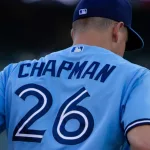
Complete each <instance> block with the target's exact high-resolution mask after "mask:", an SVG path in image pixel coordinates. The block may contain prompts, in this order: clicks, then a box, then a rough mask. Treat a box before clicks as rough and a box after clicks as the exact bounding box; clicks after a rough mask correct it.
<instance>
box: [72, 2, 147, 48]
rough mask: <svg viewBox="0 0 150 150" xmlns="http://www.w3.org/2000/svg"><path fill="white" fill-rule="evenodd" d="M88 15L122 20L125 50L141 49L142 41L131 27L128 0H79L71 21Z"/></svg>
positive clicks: (130, 11)
mask: <svg viewBox="0 0 150 150" xmlns="http://www.w3.org/2000/svg"><path fill="white" fill-rule="evenodd" d="M88 17H102V18H108V19H111V20H114V21H117V22H123V23H124V25H125V27H127V29H128V42H127V45H126V51H132V50H137V49H142V48H143V47H144V41H143V39H142V38H141V36H140V35H139V34H138V33H137V32H136V31H134V30H133V29H132V27H131V24H132V6H131V3H130V2H129V0H80V1H79V3H78V5H77V7H76V9H75V11H74V16H73V22H74V21H76V20H79V19H84V18H88Z"/></svg>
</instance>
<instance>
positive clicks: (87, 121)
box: [13, 84, 94, 145]
mask: <svg viewBox="0 0 150 150" xmlns="http://www.w3.org/2000/svg"><path fill="white" fill-rule="evenodd" d="M16 94H17V95H18V96H19V97H20V98H21V99H22V100H24V101H25V100H26V98H27V97H28V96H35V97H36V98H37V99H38V103H37V104H36V105H35V106H34V107H33V108H32V109H30V111H28V112H27V114H26V115H25V116H24V117H23V118H22V119H21V120H20V122H19V123H18V124H17V125H16V127H15V129H14V132H13V141H24V142H41V140H42V139H43V136H44V133H45V131H46V130H33V129H32V130H31V129H29V127H30V126H31V125H32V124H33V123H34V122H36V121H37V120H38V119H40V118H41V117H42V116H44V115H45V114H46V113H47V112H48V111H49V109H50V108H51V106H52V101H53V99H52V95H51V93H50V92H49V91H48V90H47V89H46V88H44V87H43V86H40V85H37V84H27V85H24V86H22V87H20V88H19V89H18V90H17V91H16ZM89 96H90V95H89V93H88V91H87V90H86V89H85V88H84V87H83V88H81V89H80V90H79V91H77V92H76V93H75V94H74V95H72V96H71V97H70V98H68V99H67V100H66V101H65V102H64V103H63V104H62V106H61V107H60V109H59V112H58V114H57V117H56V119H55V122H54V125H53V129H52V130H53V136H54V138H55V140H56V141H57V142H59V143H61V144H66V145H75V144H79V143H81V142H83V141H85V140H86V139H87V138H88V137H89V136H90V135H91V133H92V131H93V128H94V119H93V117H92V115H91V113H90V112H89V111H88V110H87V109H86V108H84V107H82V106H79V105H77V104H78V103H80V102H81V101H82V100H84V99H85V98H86V97H89ZM71 119H76V120H78V122H79V124H80V125H79V128H78V129H77V130H76V131H73V132H70V131H67V130H66V128H65V126H66V124H67V122H68V121H69V120H71ZM50 123H51V122H50Z"/></svg>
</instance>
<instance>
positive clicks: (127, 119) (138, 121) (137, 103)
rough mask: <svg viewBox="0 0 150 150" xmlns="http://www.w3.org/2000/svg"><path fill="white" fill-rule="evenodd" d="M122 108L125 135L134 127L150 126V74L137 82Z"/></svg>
mask: <svg viewBox="0 0 150 150" xmlns="http://www.w3.org/2000/svg"><path fill="white" fill-rule="evenodd" d="M130 89H131V90H130V91H129V92H128V94H127V95H128V96H127V98H126V99H127V100H126V103H125V104H124V105H123V106H122V108H123V114H122V118H121V123H122V125H123V128H124V132H125V135H127V133H128V132H129V131H130V130H131V129H133V128H134V127H137V126H140V125H150V72H149V71H147V72H146V73H144V75H142V76H141V77H139V78H138V79H137V80H135V82H134V84H133V85H132V88H130Z"/></svg>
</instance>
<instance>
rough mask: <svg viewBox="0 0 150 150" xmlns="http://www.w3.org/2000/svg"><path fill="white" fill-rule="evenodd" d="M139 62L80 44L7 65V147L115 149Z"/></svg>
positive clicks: (122, 133) (78, 149)
mask: <svg viewBox="0 0 150 150" xmlns="http://www.w3.org/2000/svg"><path fill="white" fill-rule="evenodd" d="M137 70H139V67H138V66H136V65H133V64H131V63H129V62H128V61H126V60H124V59H123V58H121V57H119V56H117V55H115V54H113V53H112V52H110V51H108V50H105V49H103V48H98V47H94V46H87V45H76V46H72V47H70V48H67V49H65V50H62V51H59V52H55V53H52V54H49V55H47V56H45V57H42V58H40V59H39V60H32V61H23V62H20V63H18V64H12V65H10V66H9V67H7V72H8V73H7V75H5V78H3V80H4V86H5V92H4V93H5V105H4V106H5V108H4V110H5V118H6V129H7V133H8V141H9V150H12V149H15V150H20V149H21V150H31V149H32V150H92V149H93V150H117V149H119V148H120V146H121V144H122V143H123V142H124V130H123V128H122V125H121V114H122V105H123V102H124V99H125V97H126V94H125V93H126V91H127V90H128V89H127V88H128V85H129V84H130V81H131V79H132V78H133V76H134V75H135V72H136V71H137Z"/></svg>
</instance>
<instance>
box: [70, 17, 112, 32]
mask: <svg viewBox="0 0 150 150" xmlns="http://www.w3.org/2000/svg"><path fill="white" fill-rule="evenodd" d="M113 23H114V21H113V20H111V19H107V18H101V17H89V18H85V19H79V20H77V21H75V22H74V23H73V30H74V32H76V31H77V32H84V31H86V30H88V29H91V28H94V29H98V30H105V29H108V28H109V27H110V26H111V25H112V24H113Z"/></svg>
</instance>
